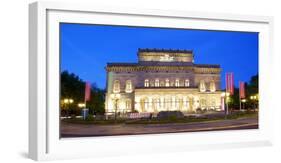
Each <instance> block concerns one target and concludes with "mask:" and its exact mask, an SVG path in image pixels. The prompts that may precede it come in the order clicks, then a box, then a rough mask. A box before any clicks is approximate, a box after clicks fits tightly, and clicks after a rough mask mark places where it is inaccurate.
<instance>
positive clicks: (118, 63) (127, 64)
mask: <svg viewBox="0 0 281 163" xmlns="http://www.w3.org/2000/svg"><path fill="white" fill-rule="evenodd" d="M159 63H160V64H159V65H146V64H139V63H128V62H127V63H126V62H117V63H116V62H115V63H107V65H106V67H111V66H117V67H123V66H124V67H128V66H133V67H134V66H143V67H147V66H155V67H157V66H171V67H175V66H187V67H198V68H200V67H203V68H220V65H219V64H191V65H188V64H187V65H184V64H182V65H181V64H179V65H169V63H170V62H164V63H165V64H163V65H161V62H159Z"/></svg>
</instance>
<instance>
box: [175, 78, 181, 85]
mask: <svg viewBox="0 0 281 163" xmlns="http://www.w3.org/2000/svg"><path fill="white" fill-rule="evenodd" d="M175 86H176V87H179V86H180V80H179V79H176V82H175Z"/></svg>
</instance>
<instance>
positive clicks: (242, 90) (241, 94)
mask: <svg viewBox="0 0 281 163" xmlns="http://www.w3.org/2000/svg"><path fill="white" fill-rule="evenodd" d="M239 97H240V99H241V98H245V97H246V96H245V82H241V81H240V82H239Z"/></svg>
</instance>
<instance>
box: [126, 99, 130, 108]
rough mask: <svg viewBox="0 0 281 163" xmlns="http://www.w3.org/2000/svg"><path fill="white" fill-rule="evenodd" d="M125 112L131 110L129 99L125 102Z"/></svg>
mask: <svg viewBox="0 0 281 163" xmlns="http://www.w3.org/2000/svg"><path fill="white" fill-rule="evenodd" d="M126 110H131V100H130V99H127V100H126Z"/></svg>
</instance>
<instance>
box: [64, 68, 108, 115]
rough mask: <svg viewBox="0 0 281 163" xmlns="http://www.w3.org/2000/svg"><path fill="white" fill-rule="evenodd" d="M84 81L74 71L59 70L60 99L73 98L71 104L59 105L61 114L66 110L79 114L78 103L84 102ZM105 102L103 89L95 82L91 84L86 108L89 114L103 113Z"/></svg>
mask: <svg viewBox="0 0 281 163" xmlns="http://www.w3.org/2000/svg"><path fill="white" fill-rule="evenodd" d="M84 93H85V82H84V81H83V80H82V79H80V78H79V76H77V75H75V74H74V73H69V72H68V71H63V72H61V100H63V99H65V98H71V99H73V100H74V102H73V103H72V104H69V105H63V104H62V105H61V108H62V115H63V114H66V111H63V110H66V109H67V110H68V112H69V113H70V114H75V115H80V114H81V109H80V108H79V107H78V106H77V105H78V103H83V102H84V96H85V94H84ZM104 102H105V90H104V89H100V88H98V87H97V86H96V84H92V85H91V98H90V100H89V101H87V108H89V113H90V114H103V113H104Z"/></svg>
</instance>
